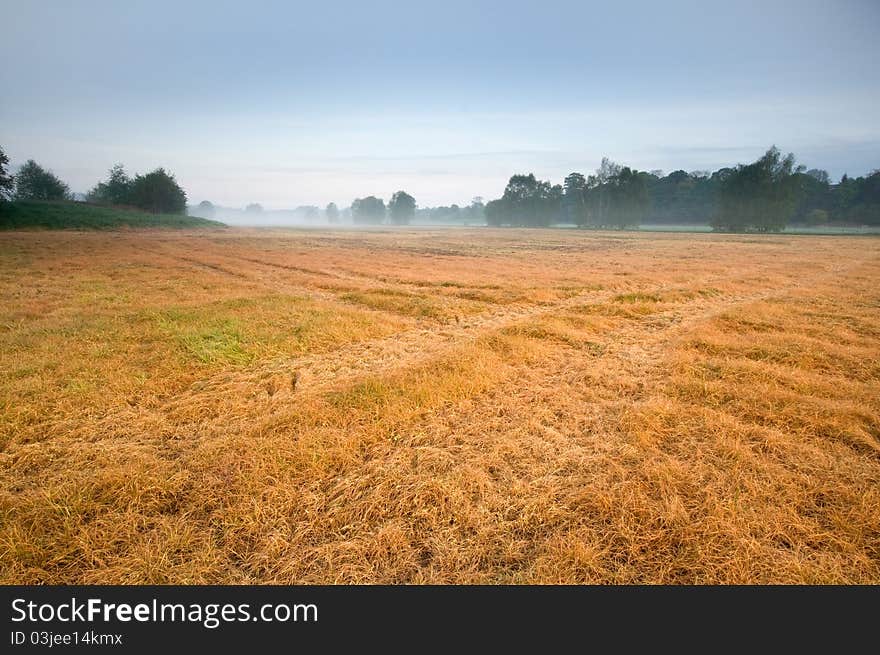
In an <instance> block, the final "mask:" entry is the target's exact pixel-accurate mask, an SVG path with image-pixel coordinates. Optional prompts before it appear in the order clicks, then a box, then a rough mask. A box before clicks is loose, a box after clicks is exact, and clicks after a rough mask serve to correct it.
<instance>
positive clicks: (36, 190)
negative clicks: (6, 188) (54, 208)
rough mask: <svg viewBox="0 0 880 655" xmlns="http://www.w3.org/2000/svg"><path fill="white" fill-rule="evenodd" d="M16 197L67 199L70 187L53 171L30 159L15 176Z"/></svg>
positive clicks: (26, 198)
mask: <svg viewBox="0 0 880 655" xmlns="http://www.w3.org/2000/svg"><path fill="white" fill-rule="evenodd" d="M15 197H16V198H17V199H18V200H67V199H68V198H70V188H69V187H68V186H67V185H66V184H65V183H64V182H62V181H61V180H59V179H58V178H57V177H55V175H54V174H53V173H52V171H48V170H46V169H44V168H42V167H41V166H40V165H39V164H37V162H35V161H34V160H33V159H28V160H27V161H26V162H25V164H24V166H22V167H21V168H20V169H19V170H18V175H16V176H15Z"/></svg>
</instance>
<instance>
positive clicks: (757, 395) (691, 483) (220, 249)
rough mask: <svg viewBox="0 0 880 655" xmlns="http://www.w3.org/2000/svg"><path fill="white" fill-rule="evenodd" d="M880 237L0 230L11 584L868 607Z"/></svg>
mask: <svg viewBox="0 0 880 655" xmlns="http://www.w3.org/2000/svg"><path fill="white" fill-rule="evenodd" d="M878 280H880V239H878V238H875V237H811V236H740V237H735V236H720V235H712V234H656V233H655V234H639V233H585V232H579V231H572V230H558V231H552V230H545V231H542V230H490V229H472V230H465V229H438V230H429V229H399V230H385V231H383V230H379V229H373V230H361V231H344V230H342V231H334V232H330V231H327V232H322V231H309V230H302V231H294V230H286V231H281V230H278V231H269V230H244V229H222V230H211V231H202V232H199V231H192V232H176V231H161V230H156V231H127V232H102V233H94V232H92V233H87V232H63V233H61V232H7V233H4V234H0V410H2V414H0V582H3V583H36V582H45V583H350V582H369V583H534V582H550V583H581V582H587V583H593V582H598V583H636V582H645V583H747V582H756V583H771V582H779V583H795V582H796V583H818V582H841V583H878V582H880V320H878V319H880V284H878Z"/></svg>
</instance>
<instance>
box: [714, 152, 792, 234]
mask: <svg viewBox="0 0 880 655" xmlns="http://www.w3.org/2000/svg"><path fill="white" fill-rule="evenodd" d="M802 171H803V167H797V166H796V165H795V160H794V155H792V154H791V153H789V154H788V155H786V156H784V157H783V156H782V154H781V153H780V152H779V149H778V148H777V147H776V146H773V147H772V148H770V149H769V150H768V151H767V152H766V153H765V154H764V156H763V157H761V158H760V159H759V160H758V161H756V162H754V163H752V164H747V165H742V164H741V165H739V166H737V167H736V168H735V169H734V170H733V172H732V173H730V174H729V175H727V176H726V177H725V178H724V180H723V181H722V183H721V188H720V189H719V206H718V213H717V215H716V217H715V219H714V220H713V221H712V227H713V228H715V229H716V230H724V231H731V232H744V231H746V230H755V231H758V232H779V231H781V230H783V229H784V228H785V225H786V223H787V222H788V220H789V218H790V217H791V215H792V213H793V212H794V209H795V206H796V204H797V198H798V191H799V188H798V181H797V179H796V178H795V173H800V172H802Z"/></svg>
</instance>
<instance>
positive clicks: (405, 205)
mask: <svg viewBox="0 0 880 655" xmlns="http://www.w3.org/2000/svg"><path fill="white" fill-rule="evenodd" d="M388 213H389V214H390V215H391V222H392V223H394V224H395V225H409V222H410V221H411V220H412V218H413V216H415V215H416V199H415V198H413V197H412V196H411V195H409V194H408V193H407V192H406V191H398V192H397V193H395V194H394V195H393V196H391V200H390V201H389V202H388Z"/></svg>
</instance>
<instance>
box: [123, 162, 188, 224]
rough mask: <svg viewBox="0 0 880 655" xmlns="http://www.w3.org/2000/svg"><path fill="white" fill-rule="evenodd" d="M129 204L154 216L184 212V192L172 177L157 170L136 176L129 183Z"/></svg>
mask: <svg viewBox="0 0 880 655" xmlns="http://www.w3.org/2000/svg"><path fill="white" fill-rule="evenodd" d="M129 204H131V205H134V206H135V207H139V208H141V209H144V210H146V211H149V212H153V213H154V214H183V213H185V212H186V192H185V191H184V190H183V189H182V188H181V187H180V185H179V184H177V180H175V179H174V175H172V174H170V173H166V172H165V169H164V168H157V169H156V170H154V171H152V172H151V173H147V174H146V175H136V176H135V178H134V180H132V182H131V194H130V196H129Z"/></svg>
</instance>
